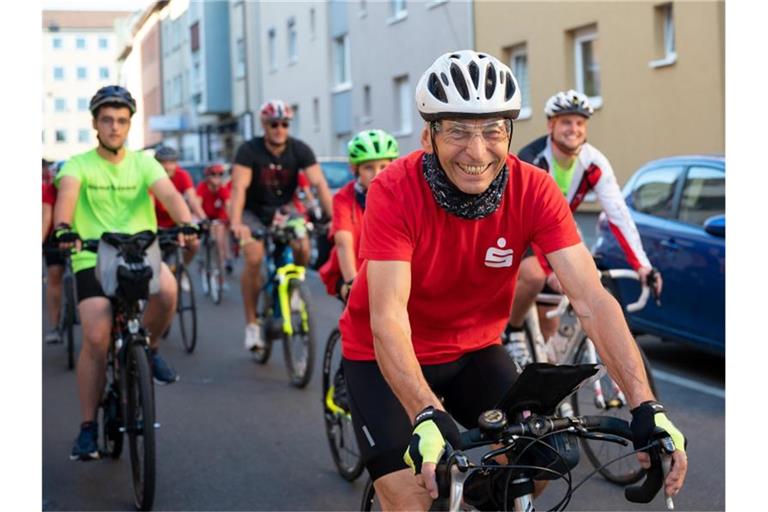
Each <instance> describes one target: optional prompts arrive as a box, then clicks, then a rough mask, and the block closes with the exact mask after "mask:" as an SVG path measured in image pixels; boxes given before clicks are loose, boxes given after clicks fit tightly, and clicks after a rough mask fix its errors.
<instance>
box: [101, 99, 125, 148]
mask: <svg viewBox="0 0 768 512" xmlns="http://www.w3.org/2000/svg"><path fill="white" fill-rule="evenodd" d="M93 128H94V129H95V130H96V133H97V134H98V137H99V140H100V141H101V143H102V144H104V145H105V146H107V147H109V148H121V147H123V144H125V139H127V138H128V130H130V128H131V111H130V110H129V109H128V107H111V106H109V105H104V106H102V107H99V110H98V112H97V113H96V117H94V118H93Z"/></svg>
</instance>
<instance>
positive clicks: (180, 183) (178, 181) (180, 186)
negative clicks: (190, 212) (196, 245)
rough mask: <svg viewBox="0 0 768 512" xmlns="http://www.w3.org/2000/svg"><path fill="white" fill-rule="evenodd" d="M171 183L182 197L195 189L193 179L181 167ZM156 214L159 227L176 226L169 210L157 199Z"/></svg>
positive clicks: (177, 169) (172, 177)
mask: <svg viewBox="0 0 768 512" xmlns="http://www.w3.org/2000/svg"><path fill="white" fill-rule="evenodd" d="M171 182H172V183H173V186H174V187H176V190H178V191H179V193H180V194H182V195H183V194H184V192H186V191H187V190H189V189H190V188H194V187H195V184H194V183H193V182H192V177H191V176H190V175H189V173H188V172H187V171H185V170H184V169H182V168H181V167H177V168H176V172H174V173H173V176H171ZM155 214H156V215H157V226H158V227H161V228H172V227H173V226H175V225H176V223H175V222H174V221H173V219H172V218H171V215H170V214H169V213H168V210H166V209H165V207H164V206H163V205H162V204H161V203H160V201H158V200H157V198H155Z"/></svg>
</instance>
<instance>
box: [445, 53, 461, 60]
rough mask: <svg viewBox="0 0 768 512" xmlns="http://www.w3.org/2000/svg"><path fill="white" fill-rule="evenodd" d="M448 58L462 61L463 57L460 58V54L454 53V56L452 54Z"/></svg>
mask: <svg viewBox="0 0 768 512" xmlns="http://www.w3.org/2000/svg"><path fill="white" fill-rule="evenodd" d="M448 58H449V59H461V56H459V55H458V54H456V53H452V54H451V55H450V56H449V57H448Z"/></svg>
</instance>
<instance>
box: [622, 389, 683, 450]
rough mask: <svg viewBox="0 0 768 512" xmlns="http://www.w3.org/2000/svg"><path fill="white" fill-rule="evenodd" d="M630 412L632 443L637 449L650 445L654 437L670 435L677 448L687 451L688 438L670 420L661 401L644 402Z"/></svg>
mask: <svg viewBox="0 0 768 512" xmlns="http://www.w3.org/2000/svg"><path fill="white" fill-rule="evenodd" d="M630 412H631V413H632V422H631V423H630V425H629V427H630V428H631V429H632V444H633V445H634V447H635V450H639V449H640V448H643V447H644V446H648V444H649V443H650V442H651V441H653V440H654V439H658V438H659V437H665V436H669V437H671V438H672V442H673V443H675V448H676V449H677V450H681V451H683V452H685V449H686V448H687V446H688V440H687V439H686V438H685V436H684V435H683V434H682V432H680V430H678V428H677V427H675V426H674V425H673V424H672V422H671V421H669V418H667V415H666V410H665V409H664V406H663V405H661V404H660V403H659V402H656V401H653V400H649V401H647V402H643V403H641V404H640V405H638V406H637V407H635V408H634V409H632V410H631V411H630Z"/></svg>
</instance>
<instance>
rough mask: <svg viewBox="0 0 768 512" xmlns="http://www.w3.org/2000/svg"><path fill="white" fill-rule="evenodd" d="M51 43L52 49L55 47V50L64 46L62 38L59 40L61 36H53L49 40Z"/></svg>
mask: <svg viewBox="0 0 768 512" xmlns="http://www.w3.org/2000/svg"><path fill="white" fill-rule="evenodd" d="M51 45H52V46H53V48H54V49H56V50H60V49H61V48H62V47H63V46H64V44H63V43H62V40H61V38H60V37H54V38H53V39H52V40H51Z"/></svg>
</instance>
